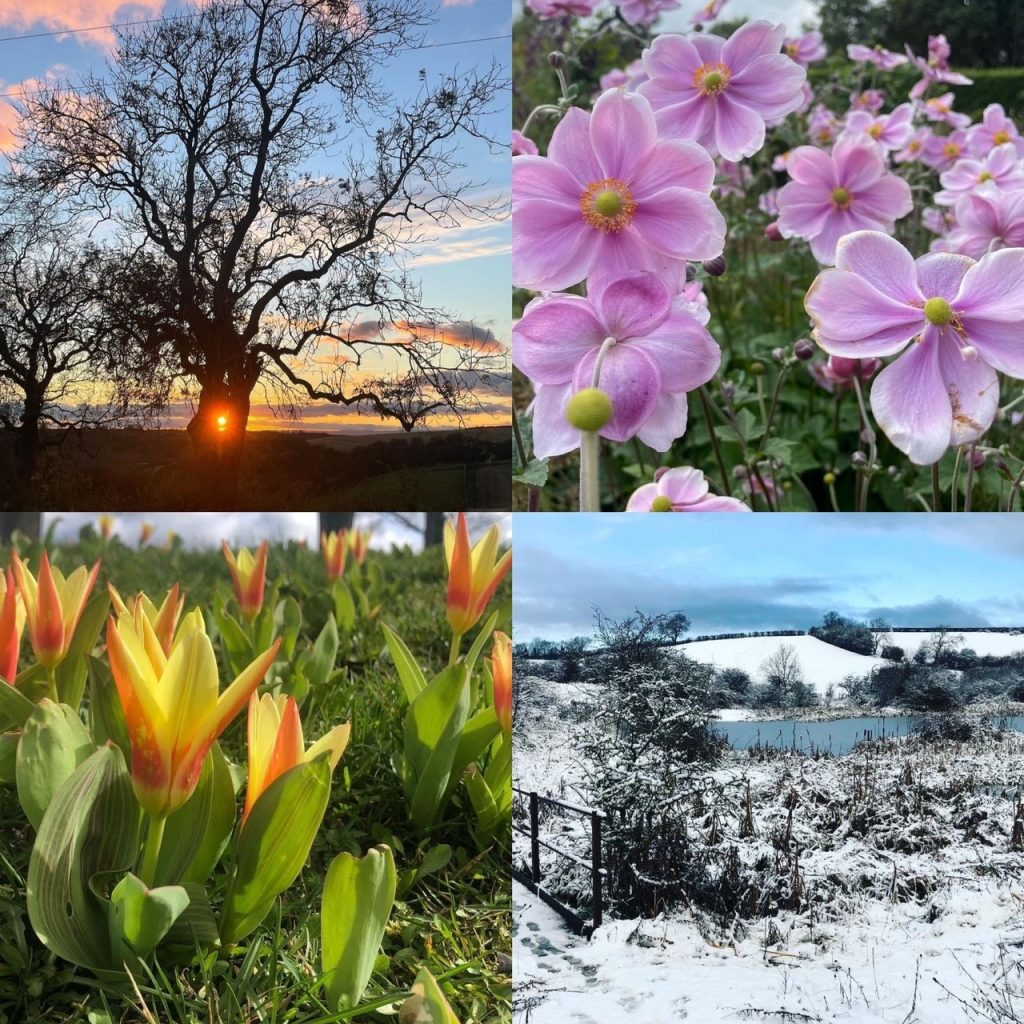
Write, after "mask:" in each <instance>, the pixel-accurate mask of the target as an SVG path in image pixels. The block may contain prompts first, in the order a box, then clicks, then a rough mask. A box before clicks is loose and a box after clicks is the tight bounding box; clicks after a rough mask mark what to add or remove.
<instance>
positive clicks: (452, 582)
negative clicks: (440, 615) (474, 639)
mask: <svg viewBox="0 0 1024 1024" xmlns="http://www.w3.org/2000/svg"><path fill="white" fill-rule="evenodd" d="M472 605H473V549H472V547H471V545H470V543H469V526H468V524H467V522H466V516H465V515H464V514H463V513H462V512H460V513H459V518H458V523H457V525H456V527H455V545H454V547H453V549H452V562H451V567H450V568H449V570H448V623H449V625H450V626H451V627H452V629H453V630H454V631H455V632H456V633H465V632H466V630H467V629H469V628H470V627H471V626H472V621H471V619H472Z"/></svg>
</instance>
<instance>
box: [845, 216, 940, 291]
mask: <svg viewBox="0 0 1024 1024" xmlns="http://www.w3.org/2000/svg"><path fill="white" fill-rule="evenodd" d="M836 269H837V270H848V271H850V273H852V274H856V275H857V276H858V277H861V278H863V279H864V280H865V281H867V282H868V284H870V285H871V286H872V287H873V288H875V289H877V290H878V291H879V292H881V293H882V294H883V295H886V296H889V297H890V298H893V299H896V300H897V301H898V302H899V303H901V304H907V305H909V304H910V303H912V302H921V301H923V300H924V299H925V298H926V296H924V295H922V294H921V289H920V288H918V286H917V269H916V267H915V266H914V257H913V256H911V255H910V253H909V252H907V250H906V249H905V248H904V247H903V246H902V245H900V243H899V242H897V241H896V239H895V238H890V237H889V236H888V235H885V234H882V232H881V231H854V232H853V233H852V234H849V235H846V236H845V237H844V238H842V239H841V240H840V242H839V244H838V245H837V246H836Z"/></svg>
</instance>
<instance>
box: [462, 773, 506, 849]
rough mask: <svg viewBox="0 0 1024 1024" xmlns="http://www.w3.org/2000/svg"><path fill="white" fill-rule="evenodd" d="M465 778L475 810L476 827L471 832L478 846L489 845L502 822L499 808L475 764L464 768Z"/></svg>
mask: <svg viewBox="0 0 1024 1024" xmlns="http://www.w3.org/2000/svg"><path fill="white" fill-rule="evenodd" d="M465 780H466V790H467V792H468V793H469V800H470V803H472V805H473V810H474V811H475V812H476V820H477V827H476V828H475V829H474V830H473V834H474V836H475V837H476V841H477V844H478V845H479V846H481V847H486V846H489V845H490V843H491V841H492V840H493V838H494V835H495V833H496V832H497V831H498V829H499V828H500V827H501V825H502V824H503V820H502V819H503V816H502V812H501V809H500V808H499V807H498V804H497V801H496V800H495V799H494V794H493V793H492V792H491V787H490V786H488V785H487V780H486V779H485V778H484V777H483V775H482V774H481V773H480V769H479V768H478V767H477V766H476V765H475V764H471V765H470V766H469V767H468V768H467V769H466V774H465Z"/></svg>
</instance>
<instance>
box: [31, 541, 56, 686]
mask: <svg viewBox="0 0 1024 1024" xmlns="http://www.w3.org/2000/svg"><path fill="white" fill-rule="evenodd" d="M38 587H39V589H38V591H37V594H36V607H35V614H34V615H33V616H32V617H31V618H30V620H29V630H30V632H31V634H32V646H33V648H35V652H36V657H37V658H38V659H39V661H40V663H41V664H43V665H45V666H46V667H47V668H53V667H54V666H55V665H57V664H59V663H60V660H61V658H63V656H64V613H63V609H62V608H61V603H60V594H59V593H58V591H57V582H56V580H55V579H54V578H53V570H52V569H51V568H50V559H49V556H48V555H47V553H46V552H45V551H44V552H43V560H42V563H41V564H40V566H39V580H38Z"/></svg>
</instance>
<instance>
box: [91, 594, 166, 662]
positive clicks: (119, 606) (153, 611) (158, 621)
mask: <svg viewBox="0 0 1024 1024" xmlns="http://www.w3.org/2000/svg"><path fill="white" fill-rule="evenodd" d="M107 589H108V590H109V591H110V599H111V601H112V602H113V604H114V610H115V611H116V612H117V617H118V619H120V618H121V617H122V616H125V615H127V616H128V617H129V618H132V619H134V618H135V617H136V616H137V615H138V613H139V609H140V608H141V609H142V614H143V615H145V616H146V618H147V619H149V622H150V625H151V626H152V627H153V631H154V632H155V633H156V637H157V639H158V640H159V641H160V646H161V648H163V652H164V654H165V655H167V656H168V657H169V656H170V653H171V649H172V648H173V647H174V635H175V632H176V631H177V628H178V619H180V618H181V612H182V609H183V608H184V607H185V595H184V594H181V593H180V590H181V588H180V587H179V586H178V584H177V583H175V584H174V586H173V587H171V589H170V590H168V591H167V596H166V597H165V598H164V600H163V604H161V605H160V607H159V608H157V606H156V605H155V604H153V602H152V601H151V600H150V599H149V597H148V596H147V595H146V594H138V595H136V597H135V599H134V601H131V602H130V606H129V605H128V604H125V602H124V601H123V600H122V598H121V595H120V594H119V593H118V592H117V588H116V587H115V586H114V584H113V583H109V584H107Z"/></svg>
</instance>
